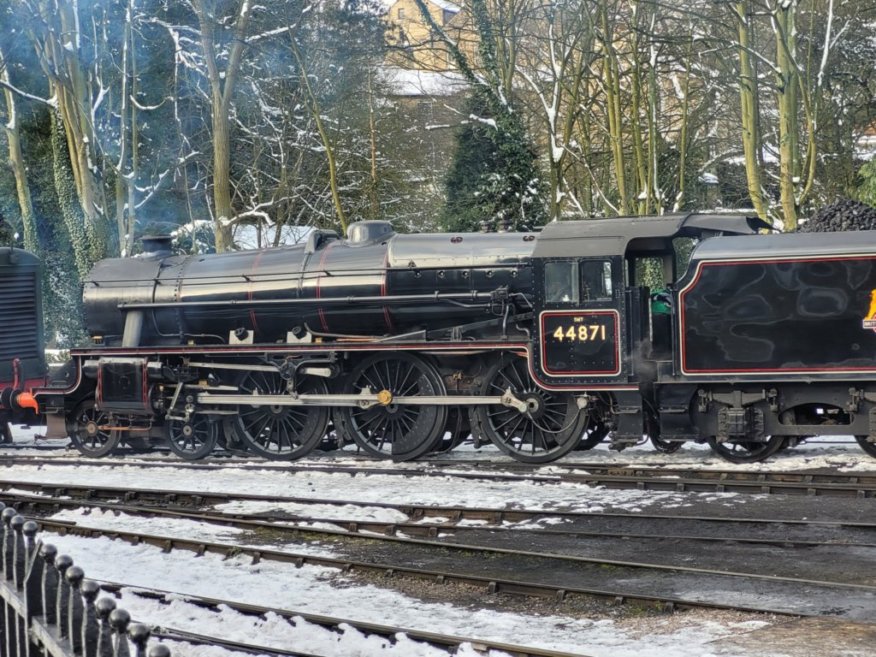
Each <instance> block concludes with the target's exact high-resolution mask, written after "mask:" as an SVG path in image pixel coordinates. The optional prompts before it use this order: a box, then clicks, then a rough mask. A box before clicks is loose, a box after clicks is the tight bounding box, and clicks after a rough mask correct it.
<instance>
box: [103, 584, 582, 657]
mask: <svg viewBox="0 0 876 657" xmlns="http://www.w3.org/2000/svg"><path fill="white" fill-rule="evenodd" d="M100 584H101V588H102V589H103V590H104V591H106V592H108V593H112V594H116V595H118V594H119V593H120V592H121V591H122V590H123V589H124V590H125V592H126V593H132V594H134V595H138V596H141V597H144V598H148V599H150V600H153V601H156V602H158V603H159V604H170V603H171V601H183V602H186V603H188V604H192V605H195V606H197V607H200V608H202V609H207V610H214V611H218V610H219V609H220V608H226V609H231V610H234V611H236V612H238V613H240V614H243V615H245V616H252V617H265V616H267V615H268V614H273V615H275V616H277V617H279V618H282V619H284V620H285V621H287V622H289V623H292V624H297V623H298V622H299V621H302V620H303V621H304V622H306V623H309V624H311V625H315V626H318V627H321V628H324V629H327V630H329V631H331V632H334V633H338V632H340V631H342V629H343V628H342V626H346V627H349V628H352V629H354V630H357V631H359V632H361V633H362V634H365V635H368V636H377V637H382V638H384V639H386V640H387V641H389V642H395V641H396V640H397V635H398V634H404V635H406V637H407V638H408V639H410V640H412V641H415V642H417V643H422V644H426V645H430V646H435V647H437V648H440V649H443V650H455V649H458V648H460V647H462V646H463V645H465V644H470V645H471V646H473V647H474V648H475V650H477V651H479V652H484V653H486V652H488V651H491V650H496V651H502V652H504V653H507V654H508V655H511V656H512V657H588V656H587V654H586V653H581V652H576V653H574V655H573V654H571V653H566V652H559V651H556V650H546V649H541V648H537V647H532V646H524V645H518V644H514V643H509V642H502V641H496V640H492V639H482V638H473V637H466V636H457V635H452V634H442V633H440V632H425V631H422V630H417V629H412V628H410V627H403V626H397V625H382V624H377V623H368V622H363V621H359V620H355V619H351V618H340V617H335V616H324V615H318V614H311V613H308V612H306V611H301V610H293V609H282V608H277V607H268V606H261V605H253V604H246V603H242V602H238V601H234V600H225V599H219V598H209V597H203V596H196V595H190V594H180V593H176V592H172V591H164V590H161V589H155V588H149V589H146V588H142V587H136V586H134V587H132V586H127V585H125V584H122V583H118V582H100ZM152 636H154V637H157V638H162V639H169V640H176V641H187V642H189V643H195V644H200V645H209V646H220V647H224V648H226V649H230V650H239V651H243V652H249V653H257V654H260V655H264V654H267V655H284V656H291V657H322V656H321V655H318V654H317V653H311V652H302V651H298V650H289V649H282V648H277V647H275V646H264V645H255V644H248V643H241V642H236V641H229V640H228V639H227V638H225V637H222V636H212V635H206V634H200V633H195V632H191V631H188V630H184V629H178V628H173V627H161V626H159V627H155V628H153V631H152Z"/></svg>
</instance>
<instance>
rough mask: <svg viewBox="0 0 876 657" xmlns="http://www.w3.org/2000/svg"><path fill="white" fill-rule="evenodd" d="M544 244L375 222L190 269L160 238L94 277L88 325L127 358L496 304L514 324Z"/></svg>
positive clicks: (438, 316) (369, 331)
mask: <svg viewBox="0 0 876 657" xmlns="http://www.w3.org/2000/svg"><path fill="white" fill-rule="evenodd" d="M534 240H535V235H533V234H532V233H504V234H492V235H488V234H469V235H396V234H395V233H394V232H393V230H392V227H391V225H390V224H389V223H388V222H383V221H364V222H359V223H356V224H353V225H352V226H351V229H350V234H349V237H348V239H346V240H341V239H339V238H338V235H337V234H336V233H334V232H330V231H314V232H312V233H311V234H310V236H309V238H308V240H307V243H306V244H304V245H301V246H293V247H284V248H277V249H265V250H260V251H241V252H237V253H230V254H225V255H222V256H193V257H185V256H170V254H169V251H168V250H166V247H165V245H164V244H162V243H161V242H160V241H159V240H158V239H155V238H150V239H147V241H146V248H147V253H146V254H145V256H142V257H138V258H128V259H114V260H104V261H102V262H100V263H98V264H97V265H96V266H95V267H94V269H93V270H92V271H91V273H90V275H89V277H88V279H87V280H86V282H85V292H84V305H85V313H86V324H87V326H88V330H89V332H90V333H91V334H92V336H94V337H95V338H96V339H98V340H99V341H100V342H102V343H104V344H110V345H113V344H124V345H125V346H128V347H135V346H138V345H139V344H141V343H142V344H185V343H186V342H189V341H191V342H194V343H198V344H201V343H203V344H209V343H213V344H224V343H228V342H229V340H230V341H232V342H235V343H250V344H252V343H277V342H281V343H285V342H293V343H294V342H295V341H296V340H297V338H298V337H299V336H305V335H308V336H318V335H323V334H324V335H325V336H328V337H338V336H344V335H350V336H360V337H361V336H373V337H382V336H386V335H397V334H399V333H406V332H411V331H415V330H418V329H423V328H425V327H429V328H430V330H433V331H434V330H436V329H440V328H445V327H453V326H464V325H467V324H470V323H471V322H473V321H474V320H476V319H478V318H480V317H481V316H482V315H483V314H484V307H485V304H487V303H489V302H490V301H491V299H492V300H494V302H495V303H496V304H497V305H502V304H507V305H508V306H511V308H510V309H509V312H513V313H514V314H516V313H517V312H520V311H522V310H523V309H524V308H525V305H526V303H527V302H526V300H525V295H526V294H527V293H529V292H530V291H531V286H532V269H531V266H530V260H531V255H532V249H533V245H534ZM499 291H501V293H500V292H499ZM499 294H501V297H502V298H498V296H497V295H499ZM126 331H127V334H126Z"/></svg>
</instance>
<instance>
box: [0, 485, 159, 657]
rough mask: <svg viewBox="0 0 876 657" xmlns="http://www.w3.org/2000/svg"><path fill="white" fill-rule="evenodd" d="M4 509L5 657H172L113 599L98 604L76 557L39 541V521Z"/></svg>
mask: <svg viewBox="0 0 876 657" xmlns="http://www.w3.org/2000/svg"><path fill="white" fill-rule="evenodd" d="M0 509H2V513H0V521H2V546H0V548H2V559H0V561H2V563H0V571H2V577H0V657H73V656H74V655H81V656H82V657H131V656H132V655H136V657H170V649H169V648H168V647H167V646H166V645H164V644H161V643H154V644H153V645H151V647H149V646H147V644H148V643H149V639H150V630H149V628H148V627H146V626H145V625H141V624H139V623H133V624H132V623H131V616H130V614H129V613H128V612H127V611H125V610H124V609H117V608H116V602H115V600H113V599H112V598H109V597H104V598H100V599H98V595H99V594H100V591H101V589H100V585H99V584H98V583H97V582H94V581H91V580H87V579H85V573H84V572H83V571H82V569H81V568H80V567H79V566H76V565H74V564H73V559H71V558H70V557H68V556H67V555H63V554H62V555H58V550H57V549H56V548H55V546H53V545H50V544H48V543H43V542H41V541H37V533H38V532H39V526H38V525H37V523H35V522H34V521H32V520H25V519H24V518H23V517H22V516H20V515H18V513H17V512H16V511H15V509H11V508H5V506H4V505H3V503H2V502H0Z"/></svg>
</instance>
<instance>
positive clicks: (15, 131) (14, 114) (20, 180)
mask: <svg viewBox="0 0 876 657" xmlns="http://www.w3.org/2000/svg"><path fill="white" fill-rule="evenodd" d="M0 71H2V72H0V78H2V79H3V81H4V82H7V83H9V69H8V68H7V67H6V62H5V60H4V59H3V53H2V52H0ZM3 93H4V96H5V97H6V118H7V121H6V141H7V143H8V145H9V166H10V167H11V168H12V174H13V175H14V176H15V193H16V196H17V197H18V208H19V211H20V212H21V226H22V233H23V237H24V248H25V249H27V250H28V251H31V252H33V253H38V252H39V250H40V245H39V237H38V235H37V229H36V217H35V215H34V211H33V201H32V200H31V196H30V187H29V186H28V184H27V167H25V165H24V156H23V155H22V152H21V133H20V131H19V127H18V111H17V108H16V107H15V96H14V95H13V94H12V91H11V90H9V89H8V88H6V87H4V88H3Z"/></svg>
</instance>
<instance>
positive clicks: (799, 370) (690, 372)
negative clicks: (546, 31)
mask: <svg viewBox="0 0 876 657" xmlns="http://www.w3.org/2000/svg"><path fill="white" fill-rule="evenodd" d="M847 260H876V256H872V255H866V256H860V255H857V256H853V255H848V256H843V255H837V256H822V257H802V258H754V259H751V260H745V259H744V258H743V259H735V260H701V261H700V262H698V263H697V271H696V274H695V275H694V277H693V279H692V280H691V282H690V283H688V284H687V285H685V286H684V288H683V289H682V290H680V291H679V293H678V309H679V310H678V324H679V328H678V341H679V342H678V343H679V345H680V349H679V351H680V352H681V353H680V354H679V363H680V365H681V373H682V374H683V375H685V376H708V375H711V374H743V375H745V374H751V375H757V374H781V373H783V372H791V373H794V374H808V373H814V372H831V373H838V374H840V373H850V374H864V373H869V372H876V368H873V367H780V368H776V367H773V368H764V369H757V368H748V369H742V368H739V369H710V370H694V369H688V367H687V339H686V337H685V326H686V323H685V305H684V299H685V297H686V296H687V294H688V293H689V292H691V291H692V290H693V289H694V288H695V287H696V285H697V283H698V282H699V280H700V277H701V276H702V273H703V270H704V269H705V268H706V267H716V266H720V265H759V264H776V263H780V264H781V263H797V262H804V263H805V262H831V261H833V262H836V261H840V262H845V261H847Z"/></svg>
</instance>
